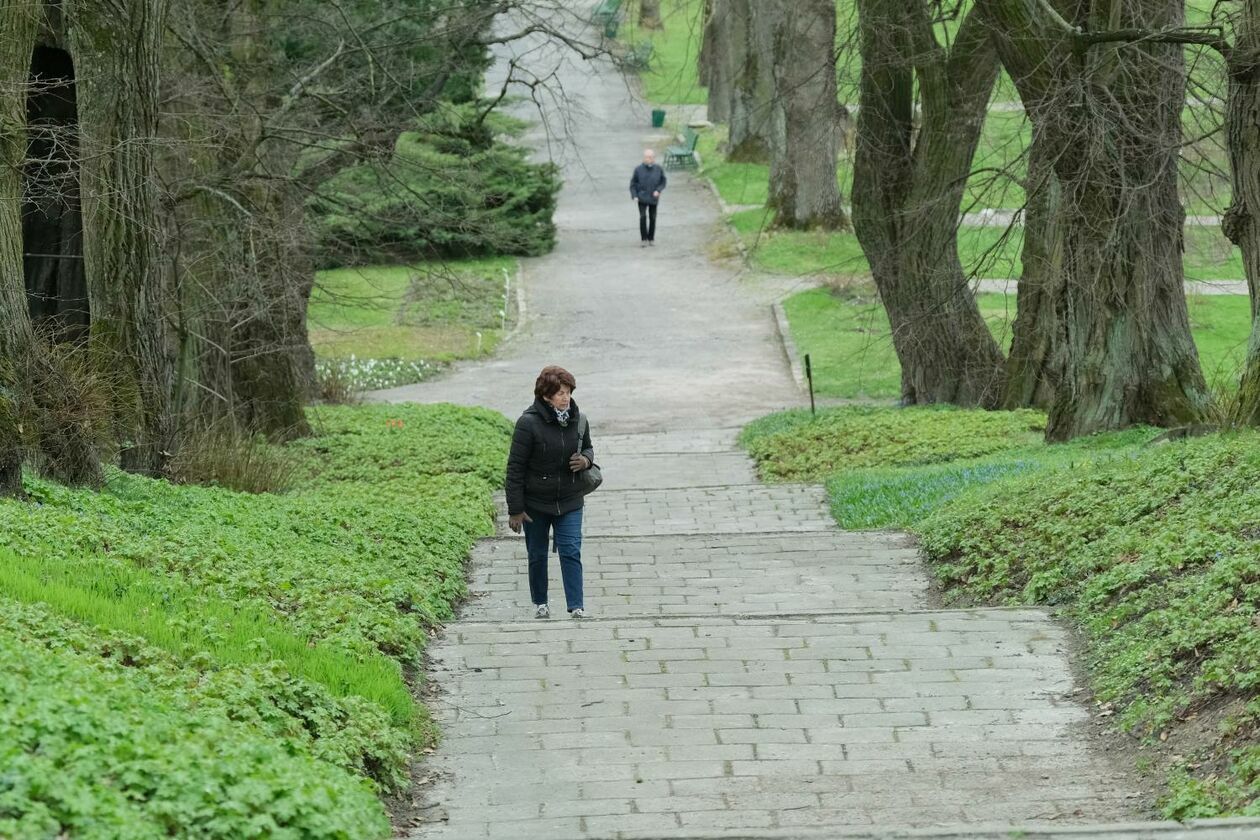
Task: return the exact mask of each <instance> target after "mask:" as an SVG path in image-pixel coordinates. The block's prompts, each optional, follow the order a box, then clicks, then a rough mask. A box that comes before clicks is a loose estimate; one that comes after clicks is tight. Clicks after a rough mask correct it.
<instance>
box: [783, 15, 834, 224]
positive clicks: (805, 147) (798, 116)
mask: <svg viewBox="0 0 1260 840" xmlns="http://www.w3.org/2000/svg"><path fill="white" fill-rule="evenodd" d="M764 13H765V14H767V15H768V16H772V20H771V21H770V22H769V23H768V25H769V27H770V30H769V31H770V40H771V44H772V47H773V52H772V53H771V61H772V63H771V68H770V70H771V77H772V79H773V80H774V96H773V98H772V101H773V103H774V120H773V123H772V126H771V142H770V195H769V200H768V201H767V206H769V207H771V208H773V209H774V211H775V226H776V227H782V228H791V229H794V230H809V229H812V228H822V229H824V230H837V229H841V228H847V227H848V226H849V219H848V217H847V216H846V215H845V212H844V208H843V206H842V204H841V197H840V187H839V185H838V184H837V183H836V158H837V156H838V155H839V154H840V114H841V106H840V103H839V102H838V101H837V99H836V5H835V2H834V0H774V2H771V3H767V4H765V11H764Z"/></svg>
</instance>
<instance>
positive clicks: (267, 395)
mask: <svg viewBox="0 0 1260 840" xmlns="http://www.w3.org/2000/svg"><path fill="white" fill-rule="evenodd" d="M259 6H260V3H259V2H257V0H251V2H245V3H240V4H237V6H236V7H234V11H233V13H232V14H230V15H226V16H225V15H222V14H221V13H220V12H218V10H217V9H213V8H212V9H210V11H209V13H208V14H206V13H205V12H204V11H203V16H202V17H201V18H196V17H194V18H191V19H187V20H185V21H181V22H180V23H179V24H177V25H181V26H187V27H189V28H190V29H195V28H197V27H199V26H200V27H201V28H202V29H203V30H204V29H207V28H212V29H211V31H213V32H214V33H215V34H216V35H217V36H218V37H217V38H210V39H207V40H208V41H209V42H210V43H216V44H218V45H219V52H216V53H214V55H213V63H214V66H216V67H217V66H219V64H222V65H224V66H226V67H228V68H230V71H231V72H230V78H231V80H232V81H231V82H228V81H220V82H219V83H218V84H216V85H205V86H184V87H181V88H179V89H178V92H177V93H176V94H175V95H174V97H173V98H174V99H175V100H176V101H177V103H178V105H177V107H178V108H179V109H180V110H181V111H185V112H187V114H186V115H182V116H181V117H180V118H178V119H175V120H172V121H170V122H171V125H170V128H169V131H170V132H171V133H172V134H173V135H174V136H176V138H177V139H178V140H179V141H180V142H178V143H176V144H175V145H176V147H177V148H182V147H185V146H193V147H206V148H214V149H216V150H217V153H215V154H210V153H206V154H204V155H202V156H200V157H199V158H197V159H196V160H195V161H194V166H193V168H192V171H188V170H189V167H188V163H187V161H186V160H185V159H183V158H179V159H175V160H170V161H164V163H165V164H166V165H167V167H168V168H169V169H171V170H172V171H173V172H174V173H176V174H175V177H182V178H183V179H184V180H185V182H186V183H188V184H191V185H193V186H192V187H191V188H189V187H187V186H186V187H185V189H184V190H182V191H181V193H180V195H181V198H182V200H181V202H180V203H179V205H178V207H177V215H176V217H177V219H178V222H179V225H180V233H179V236H180V243H181V247H180V249H179V252H180V253H181V254H182V255H183V258H182V260H181V263H180V265H179V266H178V267H177V275H176V276H177V277H178V283H177V288H178V292H179V295H178V304H179V305H178V312H179V322H180V326H181V329H180V363H179V370H180V384H179V388H178V393H179V397H180V405H181V409H182V413H183V415H184V416H185V418H186V419H187V421H188V423H189V424H190V425H191V426H194V427H199V428H209V427H221V426H222V425H223V424H224V423H229V424H231V425H232V426H234V427H237V428H240V429H242V430H244V431H247V432H261V433H263V434H266V435H268V436H269V437H272V438H276V439H288V438H292V437H295V436H299V435H304V434H309V432H310V428H309V426H308V424H307V422H306V417H305V413H304V411H303V407H304V405H305V403H306V401H307V399H308V397H309V396H310V394H311V392H312V390H313V380H314V356H313V354H312V353H311V350H310V345H309V342H308V339H307V333H306V307H307V302H308V299H309V296H310V290H311V286H312V284H313V281H314V271H313V268H312V266H311V264H310V260H309V259H308V258H307V256H306V254H305V253H304V247H305V246H304V243H305V242H306V241H307V237H306V235H305V234H306V230H305V220H304V218H303V213H302V209H303V208H302V202H301V195H302V192H301V190H302V185H300V184H298V183H296V182H294V181H291V180H285V179H283V178H281V179H277V178H275V177H272V176H271V173H289V172H291V171H292V169H293V165H294V163H293V160H292V157H293V154H294V151H295V150H294V147H293V146H291V145H287V144H276V143H272V144H270V145H265V144H264V143H263V139H262V138H263V135H264V129H263V125H262V121H261V119H260V117H259V114H260V113H262V112H263V111H265V108H266V105H265V99H266V96H267V90H266V87H265V86H264V85H263V84H262V83H261V81H260V80H261V79H264V78H272V77H273V74H274V70H273V69H272V68H270V67H268V66H267V64H266V62H267V58H266V50H265V49H264V48H263V47H262V45H261V43H260V40H259V33H260V32H262V31H264V28H263V24H262V23H261V14H260V11H259ZM194 11H196V9H195V8H194ZM186 37H188V38H189V39H191V38H192V37H194V36H193V34H192V33H191V32H189V33H187V35H186ZM205 64H206V62H193V63H192V66H191V67H189V68H181V69H182V70H183V71H184V73H185V74H186V75H188V76H191V77H193V78H198V77H200V76H201V75H202V74H204V73H206V72H207V71H206V67H205ZM207 91H209V92H211V93H207ZM182 97H190V100H189V101H184V100H183V98H182ZM205 113H213V114H217V115H219V117H218V121H217V124H215V125H213V126H212V125H208V124H206V123H205V121H204V119H203V118H202V117H200V116H199V115H202V114H205ZM184 134H186V135H187V136H183V135H184ZM215 135H217V136H218V138H219V142H217V143H215V142H211V137H212V136H215ZM203 184H213V185H216V186H215V188H214V189H209V190H208V189H204V188H202V187H201V185H203Z"/></svg>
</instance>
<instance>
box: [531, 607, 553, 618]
mask: <svg viewBox="0 0 1260 840" xmlns="http://www.w3.org/2000/svg"><path fill="white" fill-rule="evenodd" d="M534 618H551V610H550V609H549V608H548V607H547V605H546V604H539V605H538V606H536V607H534Z"/></svg>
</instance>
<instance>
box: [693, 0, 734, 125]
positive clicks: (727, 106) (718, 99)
mask: <svg viewBox="0 0 1260 840" xmlns="http://www.w3.org/2000/svg"><path fill="white" fill-rule="evenodd" d="M730 15H731V3H730V0H708V2H707V3H705V14H704V32H703V34H702V36H701V42H700V54H699V56H698V58H697V62H698V67H699V78H700V84H701V85H703V86H704V87H705V88H706V89H707V91H708V100H707V101H708V104H707V106H706V108H707V115H708V118H709V121H710V122H715V123H719V122H721V123H724V122H726V121H727V120H728V119H730V116H731V96H732V90H733V88H732V84H733V80H732V79H731V75H730V72H729V70H730V59H729V56H730V52H731V50H732V49H733V47H734V45H733V44H732V42H731V37H732V28H731V17H730Z"/></svg>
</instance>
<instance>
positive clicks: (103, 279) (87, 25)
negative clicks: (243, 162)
mask: <svg viewBox="0 0 1260 840" xmlns="http://www.w3.org/2000/svg"><path fill="white" fill-rule="evenodd" d="M66 11H67V17H68V20H69V31H70V42H71V54H72V55H73V56H74V57H75V60H76V63H77V65H78V84H79V109H80V114H79V117H80V126H81V130H82V141H81V142H82V150H83V165H82V189H83V216H84V249H83V250H84V259H85V264H86V265H85V267H86V270H87V277H88V299H89V305H90V307H91V312H92V325H91V342H92V345H93V350H94V352H95V353H97V355H98V357H99V358H100V359H101V360H102V361H103V362H104V363H106V364H110V365H112V366H113V369H114V370H115V371H116V372H117V373H118V375H119V376H120V378H121V380H122V382H123V387H124V388H125V390H126V393H124V394H120V398H121V403H122V404H121V405H120V411H119V426H120V429H121V430H122V432H123V433H124V448H123V451H122V465H123V467H124V469H128V470H131V471H135V472H142V473H146V474H151V475H156V474H159V473H161V472H162V471H163V469H164V465H165V463H166V460H167V459H168V458H169V455H170V449H171V447H172V446H173V425H174V424H173V416H172V412H171V392H172V379H173V367H174V354H173V352H172V348H171V345H170V339H169V333H168V330H167V321H166V314H167V313H166V312H165V311H164V309H163V297H164V285H165V284H164V279H163V271H162V263H161V260H160V258H159V254H158V240H159V237H160V236H161V229H162V223H161V220H160V219H159V216H158V206H159V203H158V197H157V181H156V178H155V170H154V165H153V162H154V146H155V141H156V138H157V121H158V106H157V99H158V78H159V64H160V61H161V44H162V34H163V31H164V25H165V16H166V0H72V2H68V3H67V4H66ZM128 403H129V404H128Z"/></svg>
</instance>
